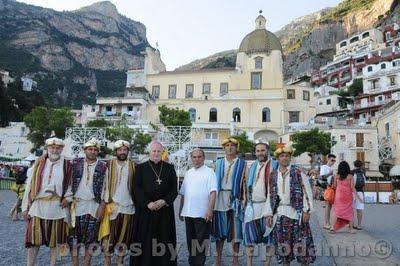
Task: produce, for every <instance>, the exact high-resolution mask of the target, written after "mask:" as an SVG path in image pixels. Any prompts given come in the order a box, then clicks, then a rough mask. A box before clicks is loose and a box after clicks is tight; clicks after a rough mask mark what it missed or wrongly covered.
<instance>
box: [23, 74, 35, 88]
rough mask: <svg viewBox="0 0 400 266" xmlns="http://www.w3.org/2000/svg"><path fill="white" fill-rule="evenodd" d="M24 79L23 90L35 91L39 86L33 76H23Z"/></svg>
mask: <svg viewBox="0 0 400 266" xmlns="http://www.w3.org/2000/svg"><path fill="white" fill-rule="evenodd" d="M21 81H22V90H23V91H33V90H35V89H36V88H37V83H36V81H34V80H33V79H31V78H28V77H23V78H21Z"/></svg>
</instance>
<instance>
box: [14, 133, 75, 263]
mask: <svg viewBox="0 0 400 266" xmlns="http://www.w3.org/2000/svg"><path fill="white" fill-rule="evenodd" d="M45 144H46V148H47V154H45V155H44V156H41V157H39V158H38V159H37V160H36V162H35V164H34V166H33V171H32V174H31V175H30V176H28V180H27V183H26V184H27V185H26V189H25V194H24V198H23V201H22V214H23V216H24V218H25V219H26V220H27V227H26V228H27V229H26V237H25V246H26V247H27V248H28V260H27V265H28V266H31V265H32V266H33V265H35V260H36V256H37V253H38V251H39V247H40V246H41V245H46V246H48V247H50V250H51V252H50V254H51V255H50V265H55V264H56V260H57V247H58V246H59V245H62V244H66V243H67V232H68V224H67V221H66V219H67V217H68V211H67V208H66V207H67V206H68V200H67V198H68V197H70V196H71V190H70V181H71V172H72V169H71V164H70V162H69V161H67V160H65V159H64V157H63V156H62V155H61V152H62V150H63V147H64V143H63V141H62V140H61V139H58V138H50V139H47V140H46V143H45Z"/></svg>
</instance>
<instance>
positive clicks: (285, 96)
mask: <svg viewBox="0 0 400 266" xmlns="http://www.w3.org/2000/svg"><path fill="white" fill-rule="evenodd" d="M255 24H256V26H255V29H254V30H253V31H252V32H250V33H249V34H247V35H246V36H245V37H244V39H243V40H242V42H241V44H240V47H239V50H238V53H237V59H236V65H235V67H231V68H218V69H201V70H193V71H179V70H175V71H166V69H165V65H164V63H163V62H162V60H161V58H160V52H159V51H158V50H155V49H152V48H147V49H146V51H145V52H144V56H145V66H144V69H138V70H130V71H128V72H127V88H128V89H131V90H132V89H135V88H145V89H146V90H147V92H148V93H149V95H150V101H149V102H148V103H147V104H146V105H142V106H140V111H141V113H142V117H141V119H142V120H146V121H148V122H151V123H153V124H157V123H159V122H160V121H159V112H158V107H159V106H161V105H166V106H168V107H178V108H179V109H183V110H186V111H188V112H189V114H190V118H191V120H192V123H193V127H194V128H201V129H203V130H205V132H208V134H207V139H208V140H211V141H214V142H215V143H218V144H217V145H219V140H220V139H222V138H224V137H226V136H227V135H229V134H231V133H232V128H234V129H235V130H236V132H237V131H239V132H241V131H244V132H246V133H247V135H248V136H249V138H250V139H253V140H254V139H258V138H260V137H262V138H264V139H267V140H270V141H279V135H281V134H282V133H284V131H285V125H287V124H289V123H302V122H308V121H309V120H310V119H311V118H313V117H314V115H315V106H314V100H313V99H314V93H313V89H312V88H311V87H310V86H309V85H308V84H307V85H304V84H301V83H300V84H297V85H284V82H283V69H282V68H283V52H282V46H281V43H280V41H279V39H278V38H277V37H276V36H275V35H274V34H273V33H271V32H270V31H268V30H266V19H265V18H264V17H263V16H262V15H259V16H258V17H257V18H256V20H255ZM127 104H129V103H127ZM101 108H102V107H101V106H100V109H101ZM112 108H113V107H110V106H108V110H112ZM123 108H124V107H122V109H121V108H120V110H123ZM138 110H139V109H138Z"/></svg>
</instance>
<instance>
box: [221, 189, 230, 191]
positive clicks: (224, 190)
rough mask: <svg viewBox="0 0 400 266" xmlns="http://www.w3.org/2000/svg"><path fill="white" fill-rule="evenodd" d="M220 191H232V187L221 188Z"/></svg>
mask: <svg viewBox="0 0 400 266" xmlns="http://www.w3.org/2000/svg"><path fill="white" fill-rule="evenodd" d="M220 191H232V189H221V190H220Z"/></svg>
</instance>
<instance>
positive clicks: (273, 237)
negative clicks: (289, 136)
mask: <svg viewBox="0 0 400 266" xmlns="http://www.w3.org/2000/svg"><path fill="white" fill-rule="evenodd" d="M222 146H223V148H224V151H225V157H224V158H221V159H218V160H217V161H216V167H215V171H213V170H212V169H211V168H208V167H207V166H205V165H204V159H205V158H204V152H203V151H202V150H200V149H195V150H193V151H192V153H191V159H192V163H193V168H192V169H190V170H189V171H188V172H187V173H186V175H185V178H184V180H183V184H182V187H181V190H180V194H181V196H182V198H181V207H180V216H181V217H180V218H181V219H182V220H183V217H184V218H185V223H186V237H187V245H188V249H189V264H190V265H204V263H205V260H206V257H205V250H204V249H203V250H202V252H195V251H194V250H193V249H194V248H196V247H199V246H202V245H203V243H204V241H207V240H208V238H209V237H210V235H211V240H212V241H215V242H216V251H217V256H216V261H215V265H222V264H221V262H222V250H223V246H224V242H225V241H227V242H231V243H232V249H233V261H232V265H240V264H239V256H238V254H239V248H240V244H241V243H243V244H244V245H245V246H246V254H247V257H246V259H247V265H252V264H253V261H252V259H253V257H254V248H255V246H257V244H264V245H265V251H266V252H265V255H266V256H265V258H264V259H265V265H269V264H270V262H271V256H273V255H276V258H277V261H278V263H283V264H284V265H289V264H290V262H291V261H292V260H294V259H295V258H296V259H297V261H298V262H299V263H301V264H302V265H308V264H310V263H312V262H314V261H315V247H314V243H313V238H312V234H311V229H310V225H309V220H310V213H311V211H312V209H313V205H312V190H311V186H310V182H309V179H308V176H306V175H305V174H303V172H302V171H301V170H300V168H298V167H296V165H294V164H291V156H292V154H293V152H294V150H293V149H292V148H291V147H284V146H283V147H279V148H278V149H277V150H276V151H275V152H274V157H275V158H276V159H272V158H271V157H270V156H269V144H268V142H267V141H258V142H257V143H256V145H255V155H256V157H257V160H255V161H254V162H253V163H252V164H251V166H250V167H249V168H248V167H247V165H246V162H245V161H244V160H243V159H241V158H239V157H238V156H237V152H238V148H239V142H238V141H237V140H236V139H235V138H228V139H226V140H224V141H223V142H222ZM193 241H195V242H194V243H193ZM199 250H200V249H199V248H198V249H197V250H196V251H199Z"/></svg>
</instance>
